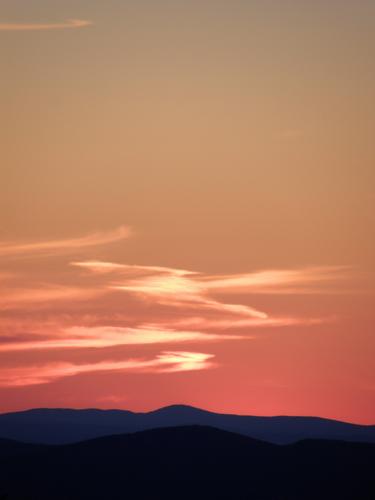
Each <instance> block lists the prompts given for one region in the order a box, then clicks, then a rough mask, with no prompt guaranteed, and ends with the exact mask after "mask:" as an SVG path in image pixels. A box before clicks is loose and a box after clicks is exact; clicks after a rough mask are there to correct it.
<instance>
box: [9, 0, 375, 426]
mask: <svg viewBox="0 0 375 500" xmlns="http://www.w3.org/2000/svg"><path fill="white" fill-rule="evenodd" d="M374 33H375V3H374V2H373V0H361V1H360V2H359V1H357V0H329V1H327V0H324V1H323V0H317V1H308V0H283V1H280V0H231V1H228V0H225V1H224V0H215V1H214V0H199V1H198V0H173V1H172V0H148V1H146V0H105V1H104V0H74V1H73V0H63V1H51V0H0V74H1V78H0V100H1V120H0V128H1V130H0V155H1V156H0V159H1V160H0V161H1V163H0V165H1V179H0V411H11V410H16V409H24V408H30V407H45V406H49V407H77V408H80V407H102V408H113V407H118V408H127V409H131V410H149V409H153V408H155V407H159V406H162V405H167V404H173V403H185V404H192V405H196V406H200V407H203V408H206V409H210V410H215V411H225V412H233V413H247V414H258V415H275V414H289V415H292V414H293V415H295V414H298V415H319V416H324V417H330V418H336V419H342V420H347V421H353V422H361V423H375V363H374V359H375V336H374V325H375V312H374V299H375V289H374V284H375V280H374V277H375V261H374V255H375V236H374V234H375V231H374V225H375V220H374V219H375V202H374V181H375V174H374V167H375V141H374V130H375V90H374V89H375V35H374Z"/></svg>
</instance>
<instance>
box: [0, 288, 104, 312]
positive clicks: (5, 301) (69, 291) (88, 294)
mask: <svg viewBox="0 0 375 500" xmlns="http://www.w3.org/2000/svg"><path fill="white" fill-rule="evenodd" d="M104 293H105V290H99V289H89V288H82V287H81V288H79V287H67V286H46V287H44V288H23V289H11V290H3V291H1V293H0V311H1V310H7V309H19V308H25V307H27V305H28V304H29V305H31V306H33V307H34V306H35V305H38V307H40V306H42V307H45V308H49V307H50V306H51V304H50V302H56V301H59V302H69V301H85V300H89V299H94V298H96V297H98V296H99V295H103V294H104Z"/></svg>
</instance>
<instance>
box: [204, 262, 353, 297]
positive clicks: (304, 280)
mask: <svg viewBox="0 0 375 500" xmlns="http://www.w3.org/2000/svg"><path fill="white" fill-rule="evenodd" d="M349 270H350V268H349V267H345V266H327V267H310V268H303V269H286V270H285V269H281V270H280V269H275V270H269V271H268V270H267V271H258V272H254V273H245V274H233V275H224V276H207V277H205V283H206V287H207V288H208V289H210V290H213V291H219V292H225V293H243V292H249V293H270V294H278V293H291V294H298V293H304V294H305V293H327V291H331V292H337V291H338V290H337V289H334V290H330V289H327V288H325V289H324V290H323V289H322V288H321V287H318V288H317V287H316V285H317V284H318V285H319V284H322V283H325V284H327V283H337V281H340V280H342V279H345V278H348V272H349Z"/></svg>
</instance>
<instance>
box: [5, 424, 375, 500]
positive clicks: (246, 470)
mask: <svg viewBox="0 0 375 500" xmlns="http://www.w3.org/2000/svg"><path fill="white" fill-rule="evenodd" d="M374 470H375V445H374V444H368V443H349V442H340V441H324V440H305V441H300V442H298V443H294V444H289V445H275V444H271V443H266V442H262V441H259V440H256V439H252V438H249V437H246V436H242V435H239V434H234V433H230V432H227V431H222V430H218V429H215V428H210V427H206V426H188V427H173V428H164V429H154V430H149V431H143V432H138V433H134V434H126V435H114V436H107V437H102V438H97V439H94V440H89V441H84V442H80V443H74V444H69V445H58V446H56V445H44V446H43V445H33V444H21V443H17V442H12V441H9V440H3V441H0V497H1V494H2V493H3V494H6V495H7V499H9V500H31V499H33V500H45V499H49V500H54V499H56V500H62V499H65V500H68V499H72V500H78V499H80V500H81V499H89V498H90V499H92V498H96V499H99V498H101V499H108V500H112V499H131V500H133V499H138V498H139V499H150V500H151V499H154V498H160V499H161V498H171V499H172V498H175V499H181V498H182V499H187V498H198V499H214V498H215V499H216V498H228V499H245V498H246V499H253V500H271V499H272V500H276V499H278V500H279V499H280V500H281V499H282V500H297V499H298V500H304V499H311V500H312V499H327V500H328V499H329V500H335V499H340V500H341V499H352V500H370V499H371V500H373V499H374V498H375V478H374V473H373V472H374Z"/></svg>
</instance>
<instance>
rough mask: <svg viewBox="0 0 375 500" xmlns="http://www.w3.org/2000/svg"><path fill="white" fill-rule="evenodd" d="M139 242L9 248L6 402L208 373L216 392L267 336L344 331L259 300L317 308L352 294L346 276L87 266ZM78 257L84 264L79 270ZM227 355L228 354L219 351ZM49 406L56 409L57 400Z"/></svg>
mask: <svg viewBox="0 0 375 500" xmlns="http://www.w3.org/2000/svg"><path fill="white" fill-rule="evenodd" d="M131 234H134V231H130V229H127V228H125V227H124V226H122V227H120V228H119V229H114V230H111V231H107V232H103V233H100V232H96V233H95V234H92V235H89V236H83V237H77V238H68V239H61V240H60V239H59V240H56V241H52V240H49V241H42V240H39V241H38V242H32V241H29V242H13V243H4V244H0V250H2V251H3V264H5V265H6V264H7V263H8V264H9V263H11V264H12V266H13V268H14V270H13V272H9V273H6V272H4V273H3V274H2V276H3V279H2V290H1V304H0V338H1V341H2V342H1V345H0V357H1V358H2V359H3V360H4V361H5V362H4V363H3V364H2V365H1V367H0V392H1V390H4V391H5V393H6V392H7V391H8V392H9V391H14V394H13V396H16V394H17V391H20V390H22V389H26V388H29V389H28V391H32V390H33V387H36V388H38V391H37V392H38V393H39V391H40V390H42V391H43V389H42V386H43V385H48V384H52V385H53V384H55V383H57V382H58V383H59V384H63V383H64V380H65V381H67V383H68V384H71V383H72V382H71V381H73V380H74V379H78V380H79V378H80V377H84V378H86V377H87V376H93V375H94V374H95V376H100V375H101V374H102V375H105V376H106V377H109V378H116V377H118V376H119V375H121V376H127V375H131V376H133V377H134V376H136V374H138V375H139V376H145V375H146V374H148V376H151V374H153V375H154V377H156V380H155V384H158V382H159V381H158V380H157V379H158V378H163V377H166V376H167V374H170V376H171V377H172V376H173V375H172V374H174V373H180V372H185V371H186V372H191V371H202V372H203V371H207V370H210V371H213V372H215V371H216V372H218V375H217V376H218V381H219V380H220V378H221V377H222V376H223V375H222V373H221V372H220V370H228V369H230V368H229V367H228V362H230V361H231V358H232V356H233V353H235V352H236V350H237V347H236V346H238V348H239V349H240V350H241V349H243V347H244V345H249V346H250V349H251V345H252V344H253V343H254V344H257V343H258V342H259V340H260V338H261V337H262V336H263V335H264V336H266V337H269V335H270V334H271V335H278V336H280V335H281V336H283V335H284V336H285V335H288V331H289V330H291V332H295V331H296V329H297V331H298V330H299V331H300V333H299V335H302V336H306V335H307V336H312V337H314V336H316V334H317V333H316V330H317V328H318V329H320V328H337V326H338V325H339V324H340V323H341V321H340V319H341V318H339V317H335V316H334V315H333V314H327V313H324V314H322V313H320V314H316V313H314V314H307V313H306V312H301V311H299V310H298V307H297V308H296V311H294V313H291V311H290V310H289V308H287V309H288V310H286V311H285V312H283V311H278V312H273V311H272V309H273V307H272V300H271V303H270V306H269V307H267V306H266V304H267V300H264V299H263V300H262V302H264V306H263V307H259V306H257V307H255V306H254V305H252V303H253V302H255V303H257V302H258V300H256V299H257V298H259V297H264V296H269V297H270V298H273V300H275V297H276V298H277V297H278V296H283V295H285V294H287V296H289V295H297V296H301V297H303V296H307V297H309V296H311V297H312V299H313V300H314V297H315V296H316V295H333V296H334V295H336V294H342V292H343V291H346V292H350V289H351V287H352V286H353V281H355V270H354V269H351V268H349V267H348V266H317V267H305V268H300V269H284V270H280V269H274V270H255V271H253V272H245V273H237V274H217V275H215V274H207V273H203V272H200V271H196V270H187V269H180V268H169V267H165V266H158V265H136V264H126V263H122V262H108V261H105V260H102V261H101V260H92V259H89V258H87V259H85V260H82V259H79V257H80V256H81V255H82V254H84V255H88V254H89V253H91V252H92V253H93V254H95V253H96V252H95V251H96V250H98V249H100V248H101V247H103V246H104V247H105V248H104V250H103V249H101V250H100V251H101V252H102V253H106V250H107V252H108V253H111V247H113V245H118V244H120V245H125V246H126V245H127V244H128V243H127V241H124V240H128V239H129V238H132V237H131ZM133 238H135V236H133ZM5 249H6V250H5ZM11 249H13V252H12V251H11ZM112 250H113V248H112ZM46 252H47V253H46ZM71 253H73V254H74V257H78V258H77V259H74V260H71ZM15 257H17V258H16V260H15V261H14V258H15ZM31 257H32V258H31ZM47 263H48V274H47V275H46V274H45V269H44V268H45V266H46V265H47ZM39 270H40V273H39ZM244 343H245V344H244ZM219 344H223V345H225V344H227V345H228V350H224V351H222V352H217V350H216V349H215V346H217V345H219ZM171 349H173V351H172V350H171ZM202 351H204V352H202ZM231 352H232V354H230V353H231ZM231 362H233V361H231ZM275 369H277V365H276V366H275ZM270 375H271V374H270ZM218 383H219V382H218ZM171 384H173V381H171ZM31 386H32V387H31ZM29 394H30V392H29ZM115 396H116V395H114V396H113V397H115ZM78 397H79V394H78V393H77V398H78ZM116 397H118V396H116ZM103 398H104V399H103ZM103 400H105V395H103V394H100V395H99V394H98V395H94V400H93V403H95V401H97V404H99V405H100V406H101V405H102V401H103ZM109 401H110V400H109ZM4 402H5V404H4ZM162 402H163V401H161V402H160V404H162ZM145 403H146V405H145V406H146V407H147V406H148V405H147V401H145ZM19 404H20V403H19ZM39 404H40V403H39V401H38V397H37V396H36V400H35V405H37V406H38V405H39ZM49 404H50V405H52V406H54V405H58V404H59V395H58V393H57V394H56V400H52V401H50V402H49ZM200 404H202V403H200ZM3 405H4V407H3V408H2V409H3V410H8V409H14V408H13V407H12V406H10V407H8V405H7V403H6V399H3ZM17 406H18V405H17ZM17 406H16V407H17ZM21 406H22V404H21ZM219 407H220V405H219ZM250 410H251V408H249V411H250ZM242 411H244V410H242ZM258 411H260V410H258Z"/></svg>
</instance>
